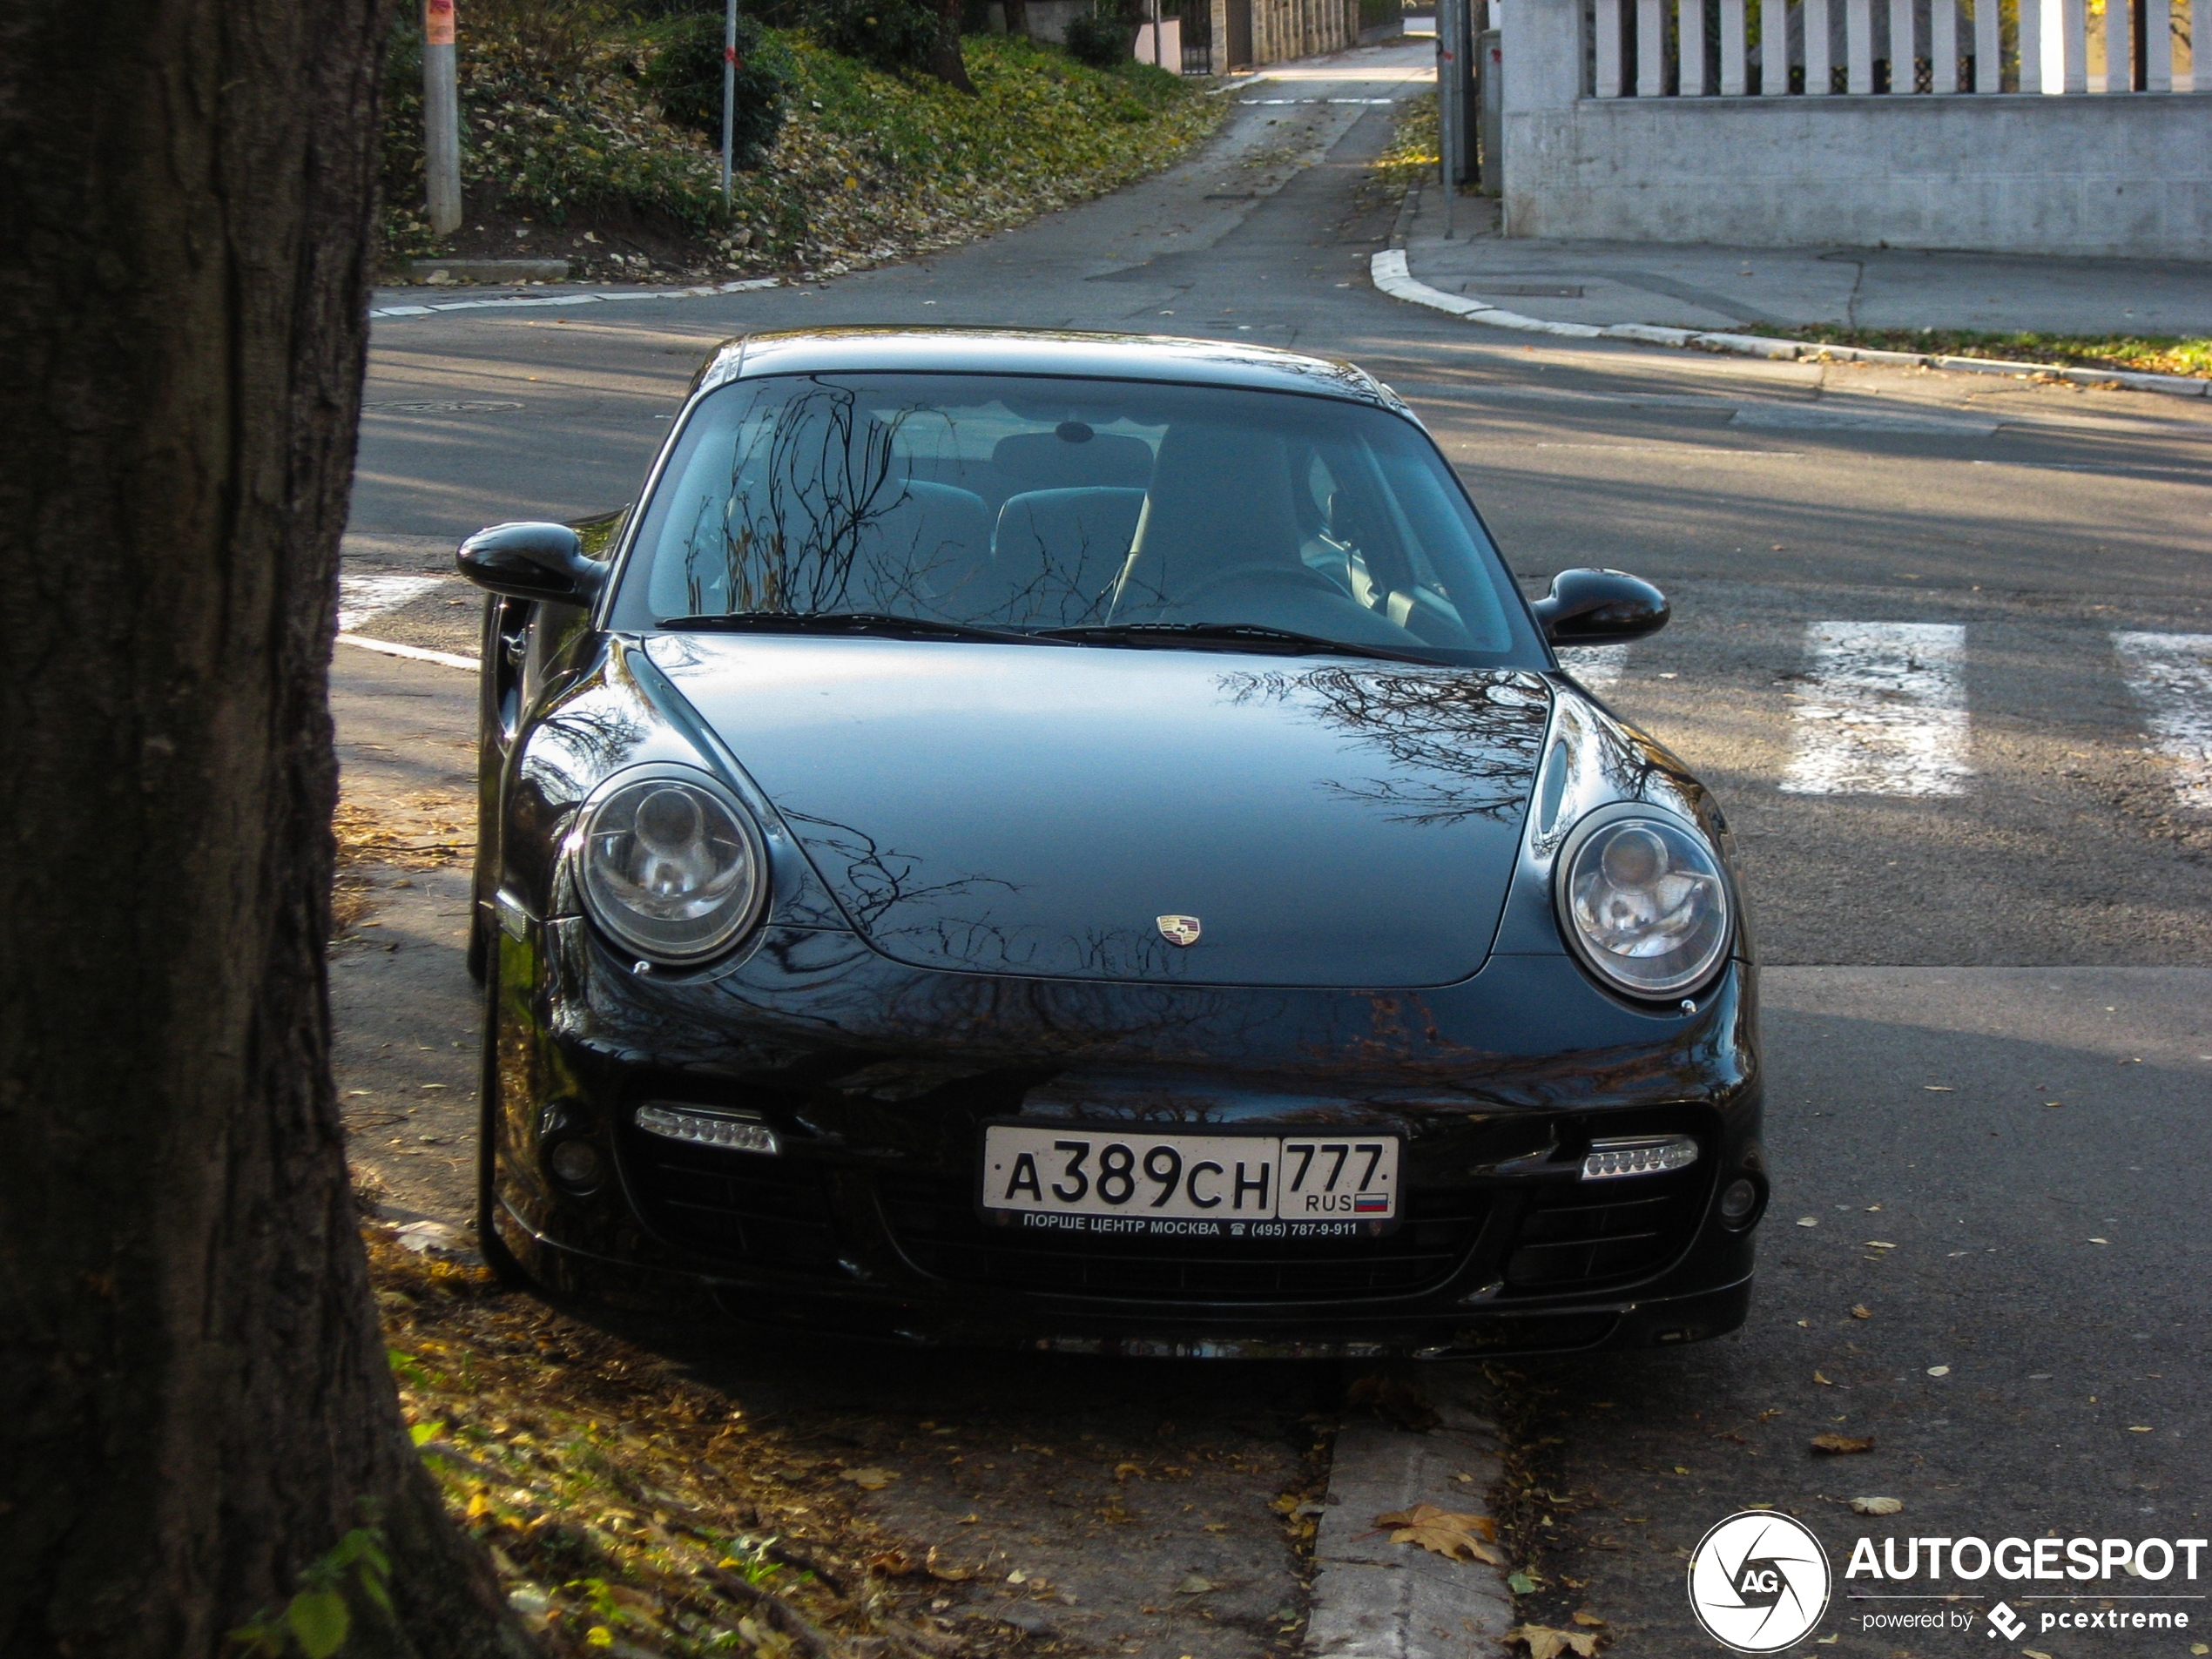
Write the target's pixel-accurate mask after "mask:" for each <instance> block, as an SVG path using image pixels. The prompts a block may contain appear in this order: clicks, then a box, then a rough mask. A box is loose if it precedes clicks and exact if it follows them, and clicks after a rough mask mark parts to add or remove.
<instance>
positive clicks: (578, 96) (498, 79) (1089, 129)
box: [385, 34, 1223, 273]
mask: <svg viewBox="0 0 2212 1659" xmlns="http://www.w3.org/2000/svg"><path fill="white" fill-rule="evenodd" d="M777 44H778V46H779V48H780V50H781V51H783V52H784V53H785V54H786V56H787V59H788V61H789V63H790V64H791V66H792V74H793V84H792V89H791V96H790V98H789V99H788V101H787V105H786V111H787V113H786V120H785V124H784V128H783V132H782V134H781V136H780V137H779V139H778V141H777V143H776V145H775V148H774V149H773V151H772V152H771V153H770V154H769V155H768V157H767V158H765V161H764V163H763V165H761V166H760V168H759V171H757V172H749V173H741V174H740V175H739V176H738V180H737V186H736V191H735V199H734V202H733V211H732V213H731V215H730V217H729V218H728V219H725V218H724V216H723V211H722V203H721V192H720V189H719V185H718V160H717V158H716V156H715V153H714V152H713V150H712V148H711V146H710V145H707V144H706V143H705V141H703V140H702V139H699V138H696V137H694V136H693V135H691V134H689V133H686V132H681V131H679V130H678V129H676V128H673V127H671V126H670V125H668V124H667V123H665V122H664V121H663V120H662V119H661V118H660V115H659V112H658V110H657V109H656V108H655V107H654V106H653V105H652V103H651V99H650V98H648V97H647V95H646V94H645V93H644V91H643V90H642V89H641V88H639V87H638V86H637V84H636V82H635V80H634V79H633V78H632V77H631V73H630V72H629V71H630V70H631V66H632V64H633V63H634V59H635V54H636V50H637V49H636V46H635V44H633V43H631V42H629V41H627V40H625V39H624V38H622V37H611V38H609V39H606V40H603V41H599V42H596V43H591V44H588V45H586V46H584V47H583V48H582V49H581V50H580V51H577V53H576V55H575V58H574V61H573V62H572V63H571V64H570V67H568V68H566V69H564V70H549V69H548V68H547V67H546V55H545V53H544V52H543V50H542V48H539V47H537V46H535V45H534V44H531V43H529V42H526V41H524V40H522V39H520V38H517V37H513V36H511V35H509V36H500V35H497V34H492V35H489V36H485V35H479V36H477V37H475V38H473V39H471V40H470V41H469V42H468V43H466V44H465V45H464V48H463V57H462V106H463V112H464V120H465V123H466V128H467V132H466V138H465V140H464V144H465V153H464V157H463V161H462V176H463V187H464V192H465V193H466V195H467V197H468V201H469V213H468V217H469V219H470V220H471V221H474V222H475V223H488V222H489V221H493V220H502V219H504V220H505V221H506V223H508V224H512V223H515V222H525V223H527V225H528V226H529V227H530V228H531V229H532V230H533V235H532V236H531V238H530V239H529V245H528V246H527V249H524V248H522V247H518V246H514V245H513V244H511V243H500V244H499V245H498V247H499V251H501V252H505V253H516V252H523V251H527V252H529V253H533V254H536V253H568V254H570V256H571V257H577V256H581V257H583V258H584V259H585V260H590V257H591V249H592V247H593V246H595V244H594V243H593V242H592V241H590V239H585V238H584V237H583V232H585V231H591V232H593V233H594V235H595V236H597V233H599V232H602V231H605V232H608V233H610V240H609V241H603V242H600V243H598V244H597V246H611V240H612V239H619V238H618V236H617V233H623V232H637V233H639V236H640V237H642V238H643V244H644V245H646V246H651V249H652V250H653V259H652V263H654V264H656V265H659V266H675V267H677V268H684V269H690V270H694V271H699V272H712V273H735V272H757V271H771V270H787V269H792V268H794V267H799V268H805V269H808V270H814V271H820V272H825V273H836V272H838V271H840V270H844V269H849V268H851V267H852V266H856V265H862V264H870V263H875V262H879V261H880V260H886V259H890V258H894V257H897V256H900V255H901V254H906V253H914V252H916V251H920V250H923V249H927V248H932V247H941V246H950V245H952V244H954V243H956V242H961V241H965V240H968V239H971V238H973V237H975V236H978V235H981V234H984V233H988V232H990V231H993V230H996V229H1000V228H1002V227H1004V226H1009V225H1013V224H1016V223H1019V222H1020V221H1021V220H1022V219H1028V218H1031V217H1033V216H1035V214H1037V213H1041V212H1049V211H1050V210H1051V209H1053V208H1055V207H1059V206H1065V205H1067V204H1069V203H1071V202H1076V201H1081V200H1083V199H1087V198H1089V197H1091V196H1095V195H1098V194H1100V193H1102V192H1105V191H1109V190H1112V189H1114V188H1116V187H1117V186H1119V185H1123V184H1126V183H1128V182H1129V181H1130V180H1131V179H1136V178H1139V177H1142V176H1143V174H1145V173H1148V172H1153V171H1155V170H1156V169H1157V168H1159V167H1161V166H1163V165H1166V164H1167V163H1169V162H1170V161H1171V160H1173V159H1174V158H1176V157H1177V156H1178V155H1180V154H1182V153H1183V152H1185V151H1186V150H1188V149H1189V148H1190V146H1191V145H1194V144H1196V143H1197V141H1198V140H1199V139H1201V138H1204V137H1205V136H1206V134H1208V133H1209V132H1211V131H1212V130H1213V127H1214V125H1216V124H1217V122H1218V121H1219V119H1220V118H1221V116H1222V114H1223V104H1222V101H1221V100H1220V99H1218V98H1206V97H1204V96H1202V95H1201V94H1200V93H1199V92H1198V91H1197V90H1196V89H1195V88H1193V87H1191V86H1190V84H1187V83H1185V82H1184V81H1183V80H1182V79H1181V78H1179V77H1177V76H1175V75H1171V74H1167V73H1163V72H1162V71H1158V70H1155V69H1153V68H1151V67H1150V65H1147V64H1136V63H1130V64H1124V65H1123V66H1121V67H1119V68H1117V69H1115V70H1111V71H1101V70H1094V69H1090V68H1088V67H1086V66H1084V65H1083V64H1078V63H1076V61H1075V60H1074V59H1073V58H1071V57H1068V56H1067V55H1066V54H1065V53H1063V52H1061V51H1055V50H1054V49H1052V48H1049V47H1044V46H1038V45H1035V44H1031V43H1030V42H1028V41H1027V40H1023V39H1018V38H1014V37H1008V36H1003V35H995V36H994V35H985V36H976V37H970V38H969V39H968V42H967V57H968V70H969V73H970V74H971V75H972V76H973V78H974V82H975V84H976V88H977V91H978V94H979V95H978V96H977V97H975V98H968V97H967V96H966V95H964V94H962V93H959V92H956V91H953V90H952V89H951V88H949V87H947V86H944V85H942V84H940V83H938V82H935V81H932V80H928V79H926V78H915V79H911V80H909V79H904V78H899V77H894V76H890V75H885V74H882V73H880V72H878V71H873V70H870V69H867V68H865V67H863V66H862V65H860V64H857V63H855V62H853V60H851V59H849V58H844V57H838V56H836V55H835V54H833V53H831V52H826V51H821V50H819V48H817V47H815V46H813V44H810V43H809V42H808V41H807V40H806V38H805V37H803V36H800V35H781V36H779V37H777ZM393 92H394V96H393V98H392V111H391V118H390V120H389V122H388V126H387V136H386V158H387V165H386V199H387V201H388V203H389V204H390V206H388V208H387V212H386V218H385V233H386V240H387V245H388V248H389V249H390V251H391V253H393V254H395V256H406V255H409V254H418V253H432V252H441V253H445V252H453V251H455V250H454V249H453V248H451V247H442V246H439V245H437V244H436V243H435V242H434V241H433V240H432V239H431V238H430V237H429V234H428V228H427V226H424V225H423V223H422V221H421V218H420V215H419V211H418V208H419V204H420V202H421V176H422V175H421V138H420V127H421V100H420V95H419V91H416V90H415V88H414V87H412V86H411V85H410V84H408V80H407V78H406V77H405V76H403V75H402V76H401V77H399V78H396V80H395V86H394V89H393ZM470 228H471V229H473V228H474V226H473V224H472V226H471V227H470ZM488 233H489V234H491V235H494V236H499V235H507V234H511V233H509V231H507V229H506V228H505V225H503V224H496V225H490V224H488Z"/></svg>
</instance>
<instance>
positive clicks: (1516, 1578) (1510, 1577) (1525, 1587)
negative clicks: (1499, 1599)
mask: <svg viewBox="0 0 2212 1659" xmlns="http://www.w3.org/2000/svg"><path fill="white" fill-rule="evenodd" d="M1506 1588H1507V1589H1509V1590H1511V1591H1512V1592H1513V1593H1514V1595H1535V1593H1536V1581H1535V1580H1534V1579H1533V1578H1531V1577H1529V1576H1528V1575H1527V1574H1526V1573H1509V1574H1507V1575H1506Z"/></svg>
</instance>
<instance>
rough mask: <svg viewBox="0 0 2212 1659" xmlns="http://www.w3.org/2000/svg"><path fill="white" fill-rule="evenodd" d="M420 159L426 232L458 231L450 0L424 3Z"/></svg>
mask: <svg viewBox="0 0 2212 1659" xmlns="http://www.w3.org/2000/svg"><path fill="white" fill-rule="evenodd" d="M422 159H423V163H424V171H425V172H427V173H428V182H429V198H430V200H429V208H430V233H431V234H432V235H434V236H450V235H452V234H453V233H454V232H455V231H457V230H459V229H460V228H461V88H460V78H459V75H458V72H457V71H456V69H455V64H454V45H453V0H422Z"/></svg>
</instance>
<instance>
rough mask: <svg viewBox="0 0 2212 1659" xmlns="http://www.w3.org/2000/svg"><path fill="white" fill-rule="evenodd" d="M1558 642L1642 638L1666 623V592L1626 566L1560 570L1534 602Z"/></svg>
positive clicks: (1549, 634)
mask: <svg viewBox="0 0 2212 1659" xmlns="http://www.w3.org/2000/svg"><path fill="white" fill-rule="evenodd" d="M1530 609H1531V610H1534V611H1535V613H1536V620H1537V622H1538V623H1539V624H1541V626H1542V628H1543V631H1544V637H1545V638H1546V639H1548V640H1550V641H1551V643H1552V644H1554V645H1606V644H1615V643H1617V642H1619V641H1621V640H1624V639H1641V638H1642V637H1644V636H1645V635H1646V634H1656V633H1657V632H1658V631H1660V630H1661V629H1662V628H1664V627H1665V626H1666V625H1667V618H1668V617H1669V616H1670V615H1671V614H1672V612H1671V611H1670V610H1669V607H1668V604H1667V596H1666V595H1665V594H1663V593H1662V592H1660V591H1659V590H1658V589H1656V588H1655V587H1653V586H1652V585H1651V583H1649V582H1646V581H1644V580H1643V579H1642V577H1633V576H1630V575H1629V573H1628V572H1627V571H1626V570H1561V572H1560V573H1559V574H1558V575H1557V576H1555V577H1553V578H1552V589H1551V591H1550V592H1549V593H1548V594H1547V595H1545V596H1544V597H1542V598H1541V599H1539V600H1537V601H1536V603H1535V604H1534V605H1532V606H1531V607H1530Z"/></svg>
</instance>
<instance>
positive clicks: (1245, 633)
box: [1039, 622, 1440, 668]
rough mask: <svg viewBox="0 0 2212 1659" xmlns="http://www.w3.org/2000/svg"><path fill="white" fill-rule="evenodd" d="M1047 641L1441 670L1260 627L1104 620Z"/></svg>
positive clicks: (1386, 650) (1057, 632)
mask: <svg viewBox="0 0 2212 1659" xmlns="http://www.w3.org/2000/svg"><path fill="white" fill-rule="evenodd" d="M1039 633H1040V636H1041V637H1044V638H1047V639H1071V640H1075V641H1077V642H1078V643H1080V644H1086V645H1166V646H1175V645H1195V646H1197V647H1198V648H1200V649H1202V650H1203V649H1204V648H1206V647H1208V646H1217V647H1219V648H1220V649H1222V650H1224V651H1239V650H1242V651H1273V652H1276V653H1278V654H1279V655H1282V656H1285V657H1309V656H1332V657H1376V658H1382V659H1383V660H1384V661H1386V662H1393V663H1420V664H1424V665H1425V666H1426V667H1430V668H1435V667H1438V666H1440V664H1439V663H1438V662H1437V660H1436V659H1435V658H1433V657H1422V656H1419V655H1416V654H1415V653H1414V652H1413V651H1393V650H1392V649H1391V648H1390V647H1389V646H1387V645H1370V644H1358V643H1355V642H1353V641H1351V640H1344V639H1325V638H1324V637H1321V636H1320V635H1319V634H1300V633H1293V632H1292V631H1291V630H1289V629H1287V628H1264V627H1261V626H1260V625H1259V624H1257V623H1249V622H1108V623H1099V624H1094V625H1092V626H1089V627H1084V628H1046V629H1042V630H1040V631H1039Z"/></svg>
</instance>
